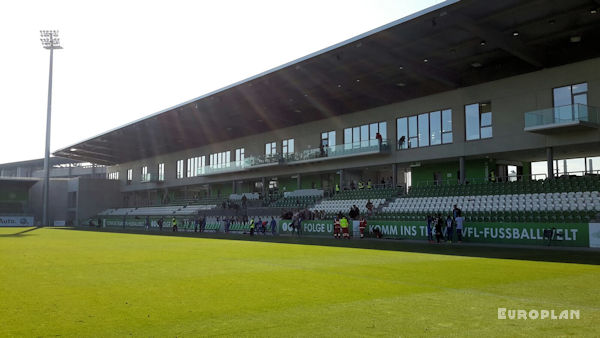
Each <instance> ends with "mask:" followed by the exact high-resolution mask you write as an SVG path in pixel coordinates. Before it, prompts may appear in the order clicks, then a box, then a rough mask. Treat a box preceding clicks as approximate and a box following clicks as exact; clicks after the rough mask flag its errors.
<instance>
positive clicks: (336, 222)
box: [333, 216, 340, 239]
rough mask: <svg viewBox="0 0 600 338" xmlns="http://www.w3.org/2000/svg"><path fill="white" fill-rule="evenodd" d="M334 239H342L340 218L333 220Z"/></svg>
mask: <svg viewBox="0 0 600 338" xmlns="http://www.w3.org/2000/svg"><path fill="white" fill-rule="evenodd" d="M333 238H338V239H339V238H340V217H339V216H336V217H335V219H334V220H333Z"/></svg>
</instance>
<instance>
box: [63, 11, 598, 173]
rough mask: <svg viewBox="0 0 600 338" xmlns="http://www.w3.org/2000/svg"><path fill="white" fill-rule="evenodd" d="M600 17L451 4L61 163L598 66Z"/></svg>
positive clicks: (153, 119) (144, 152) (86, 146)
mask: <svg viewBox="0 0 600 338" xmlns="http://www.w3.org/2000/svg"><path fill="white" fill-rule="evenodd" d="M599 7H600V0H594V1H592V0H569V1H544V0H529V1H524V0H503V1H483V0H482V1H475V0H471V1H469V0H463V1H460V2H457V3H454V1H449V2H448V3H444V4H442V5H441V6H437V9H435V10H433V11H427V10H426V11H425V13H424V14H422V15H420V16H417V17H416V18H413V19H410V20H402V19H401V20H399V21H398V22H395V23H392V24H390V25H386V26H384V27H382V28H381V29H378V30H375V32H369V33H366V34H365V35H363V36H359V37H357V38H354V39H350V40H348V41H347V42H344V43H342V44H340V45H336V46H333V47H331V48H329V49H326V50H324V51H321V52H317V53H315V54H313V55H311V56H308V57H306V58H302V59H300V60H299V61H297V62H292V63H290V64H287V65H285V66H283V67H279V68H277V69H275V70H273V71H269V72H266V73H264V74H263V75H259V76H256V77H254V78H251V79H249V80H246V81H242V82H240V83H238V84H235V85H232V86H230V87H227V88H225V89H223V90H220V91H217V92H214V93H211V94H209V95H206V96H203V97H200V98H198V99H196V100H192V101H190V102H186V103H184V104H182V105H179V106H177V107H175V108H172V109H169V110H166V111H163V112H160V113H158V114H155V115H151V116H150V117H148V118H146V119H142V120H139V121H136V122H134V123H131V124H128V125H126V126H123V127H120V128H117V129H115V130H112V131H109V132H107V133H105V134H102V135H99V136H96V137H94V138H91V139H89V140H86V141H83V142H81V143H78V144H75V145H73V146H70V147H68V148H65V149H61V150H59V151H57V152H55V153H54V155H56V156H62V157H68V158H73V159H77V160H84V161H89V162H93V163H99V164H116V163H123V162H128V161H133V160H137V159H141V158H147V157H152V156H156V155H160V154H164V153H170V152H175V151H180V150H185V149H189V148H195V147H199V146H202V145H206V144H210V143H213V142H220V141H225V140H228V139H232V138H237V137H243V136H247V135H250V134H256V133H260V132H266V131H269V130H273V129H279V128H283V127H288V126H293V125H297V124H301V123H306V122H310V121H315V120H319V119H324V118H329V117H331V116H336V115H341V114H348V113H352V112H356V111H360V110H364V109H369V108H374V107H378V106H382V105H386V104H390V103H394V102H400V101H404V100H408V99H413V98H417V97H421V96H427V95H431V94H434V93H439V92H442V91H447V90H452V89H456V88H459V87H465V86H471V85H475V84H478V83H482V82H488V81H493V80H497V79H501V78H505V77H509V76H514V75H518V74H523V73H527V72H532V71H536V70H540V69H542V68H549V67H554V66H558V65H562V64H567V63H572V62H576V61H581V60H584V59H589V58H594V57H598V56H600V48H598V41H600V13H598V11H599V10H598V8H599ZM573 37H579V39H580V41H579V42H572V41H571V39H572V38H573ZM123 145H127V146H123Z"/></svg>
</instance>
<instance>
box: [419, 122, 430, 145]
mask: <svg viewBox="0 0 600 338" xmlns="http://www.w3.org/2000/svg"><path fill="white" fill-rule="evenodd" d="M428 145H429V114H421V115H419V147H426V146H428Z"/></svg>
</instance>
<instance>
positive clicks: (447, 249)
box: [59, 227, 600, 265]
mask: <svg viewBox="0 0 600 338" xmlns="http://www.w3.org/2000/svg"><path fill="white" fill-rule="evenodd" d="M59 229H67V230H78V231H95V232H110V233H125V234H138V235H149V236H176V237H188V238H209V239H222V240H239V241H251V242H265V243H284V244H298V245H320V246H333V247H344V248H358V249H374V250H389V251H403V252H413V253H424V254H436V255H452V256H464V257H481V258H498V259H515V260H528V261H540V262H557V263H577V264H590V265H600V250H595V249H589V248H566V247H547V246H540V247H535V246H531V247H520V246H507V245H506V246H505V245H485V244H473V243H469V244H429V243H426V242H419V241H406V240H377V239H364V240H358V239H356V240H354V239H353V240H343V239H333V238H322V237H300V238H298V237H295V236H294V237H292V236H287V235H284V236H271V235H261V234H259V235H255V236H253V237H251V236H249V235H247V234H246V235H243V234H232V233H229V234H225V233H214V232H183V231H181V232H171V231H170V228H165V230H163V231H158V230H155V229H153V230H150V231H145V230H143V229H131V228H125V229H122V228H102V229H100V228H92V227H64V228H59ZM167 229H168V230H167Z"/></svg>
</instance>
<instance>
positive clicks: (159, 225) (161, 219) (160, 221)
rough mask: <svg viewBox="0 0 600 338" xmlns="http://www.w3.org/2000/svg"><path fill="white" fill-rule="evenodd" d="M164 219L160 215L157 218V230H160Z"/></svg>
mask: <svg viewBox="0 0 600 338" xmlns="http://www.w3.org/2000/svg"><path fill="white" fill-rule="evenodd" d="M164 221H165V218H164V217H162V216H161V217H160V218H159V219H158V230H159V231H162V227H163V223H164Z"/></svg>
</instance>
